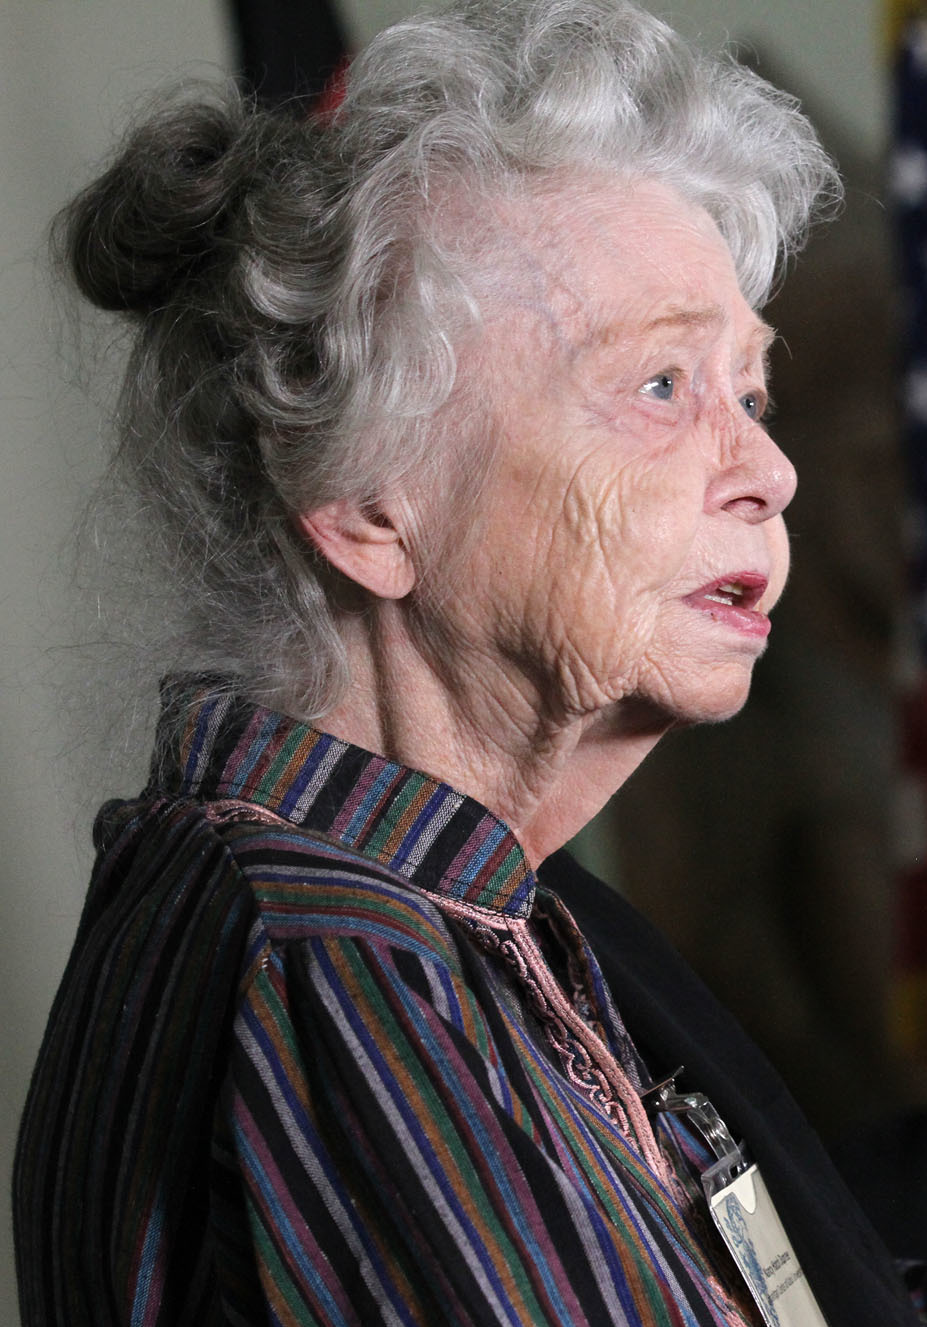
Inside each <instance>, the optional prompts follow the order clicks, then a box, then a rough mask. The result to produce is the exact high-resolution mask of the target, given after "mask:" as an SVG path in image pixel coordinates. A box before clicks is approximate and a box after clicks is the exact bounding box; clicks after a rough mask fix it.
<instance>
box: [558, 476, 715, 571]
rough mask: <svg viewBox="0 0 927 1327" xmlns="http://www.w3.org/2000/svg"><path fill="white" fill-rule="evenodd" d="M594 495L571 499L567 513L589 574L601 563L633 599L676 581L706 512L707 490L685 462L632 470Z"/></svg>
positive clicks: (603, 484) (612, 479)
mask: <svg viewBox="0 0 927 1327" xmlns="http://www.w3.org/2000/svg"><path fill="white" fill-rule="evenodd" d="M594 493H595V497H594V500H590V499H589V498H588V496H587V497H586V499H585V500H581V499H580V498H579V497H578V496H577V495H576V494H575V493H574V494H571V496H570V500H569V502H568V503H567V504H565V507H564V526H565V528H566V530H567V531H568V532H569V536H570V538H571V542H572V544H573V547H574V549H576V548H579V549H580V550H581V557H580V559H579V560H580V561H582V562H585V563H586V564H587V570H588V569H589V564H590V563H595V562H598V564H599V566H600V568H601V570H602V572H603V573H604V574H605V575H606V576H607V577H608V578H609V580H610V581H611V582H612V583H613V584H614V585H615V586H616V588H617V587H618V586H622V587H624V589H625V590H626V591H627V592H630V593H644V592H647V591H652V590H658V589H660V588H661V587H662V586H664V585H666V584H667V583H668V582H669V581H671V580H672V579H673V578H674V577H675V576H676V575H677V574H678V573H679V571H680V570H681V569H682V567H683V565H684V563H685V561H686V558H687V556H688V553H689V550H690V549H691V547H692V544H693V542H694V540H695V538H696V536H697V534H698V529H699V524H700V519H701V515H702V507H703V487H702V485H701V484H700V483H699V482H697V481H696V478H695V476H694V475H693V474H690V473H689V472H688V470H687V468H686V467H685V466H682V465H680V459H679V457H678V456H677V457H672V458H670V457H657V458H648V459H647V460H646V461H639V462H636V463H633V464H629V465H627V466H625V467H624V468H623V470H622V471H621V472H620V473H619V474H617V475H614V474H612V475H610V476H608V477H607V479H604V480H603V481H602V482H600V484H599V485H598V487H597V488H596V489H595V490H594ZM582 554H584V555H585V556H582Z"/></svg>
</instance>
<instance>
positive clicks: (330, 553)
mask: <svg viewBox="0 0 927 1327" xmlns="http://www.w3.org/2000/svg"><path fill="white" fill-rule="evenodd" d="M295 522H296V526H297V528H298V529H299V530H300V531H301V532H302V534H303V535H304V536H305V538H306V539H308V540H309V542H310V543H311V544H312V545H313V547H315V548H317V549H318V551H319V552H320V553H321V554H322V555H323V557H325V558H326V559H327V561H329V562H330V563H331V564H332V566H333V567H337V568H338V570H339V571H340V572H341V573H342V574H343V575H345V576H347V577H348V578H349V579H350V580H352V581H354V582H356V584H358V585H362V586H363V587H364V588H365V589H367V590H369V591H370V592H371V594H375V595H377V596H378V597H379V598H381V599H403V598H404V597H405V596H406V595H407V594H408V593H409V591H410V590H411V589H412V587H413V585H414V584H415V566H414V564H413V562H412V558H411V556H410V554H409V549H408V546H407V544H406V542H405V539H404V537H403V530H402V529H401V528H400V524H399V521H398V520H397V519H396V516H395V514H394V513H391V512H390V511H388V510H386V509H385V508H384V507H382V506H379V505H377V506H374V505H373V504H367V505H362V504H360V503H357V502H350V501H348V500H346V499H339V500H338V501H337V502H330V503H327V504H326V505H325V506H324V507H317V508H316V509H315V510H314V511H310V512H300V513H298V514H297V515H296V516H295Z"/></svg>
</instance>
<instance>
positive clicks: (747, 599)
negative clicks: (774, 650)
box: [685, 571, 769, 637]
mask: <svg viewBox="0 0 927 1327" xmlns="http://www.w3.org/2000/svg"><path fill="white" fill-rule="evenodd" d="M768 584H769V582H768V581H767V579H766V577H765V576H763V575H761V574H760V573H759V572H755V571H740V572H737V574H736V575H734V576H724V577H720V576H719V578H718V579H717V580H716V581H711V582H709V584H708V585H703V586H702V588H701V589H700V590H696V591H695V593H694V594H689V595H686V599H685V602H686V603H687V604H688V605H689V607H690V608H697V609H699V610H700V611H701V612H703V613H707V614H708V616H709V617H711V618H714V620H715V621H716V622H719V623H724V624H726V625H727V626H729V627H733V628H734V629H736V630H737V631H740V632H745V633H746V634H747V635H748V636H758V637H765V636H767V635H768V633H769V618H768V617H767V616H766V614H765V613H763V612H762V611H761V610H760V607H759V603H760V600H761V599H762V597H763V595H764V594H765V593H766V587H767V585H768Z"/></svg>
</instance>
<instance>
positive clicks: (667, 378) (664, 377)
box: [640, 373, 676, 401]
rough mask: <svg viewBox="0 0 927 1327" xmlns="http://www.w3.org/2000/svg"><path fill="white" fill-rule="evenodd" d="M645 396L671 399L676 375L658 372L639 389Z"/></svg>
mask: <svg viewBox="0 0 927 1327" xmlns="http://www.w3.org/2000/svg"><path fill="white" fill-rule="evenodd" d="M640 390H641V392H642V393H643V394H644V395H645V396H655V397H656V399H657V400H658V401H672V399H673V396H674V395H675V392H676V375H675V374H674V373H658V374H657V375H656V377H655V378H650V379H649V380H648V381H647V382H645V383H644V385H643V387H642V388H641V389H640Z"/></svg>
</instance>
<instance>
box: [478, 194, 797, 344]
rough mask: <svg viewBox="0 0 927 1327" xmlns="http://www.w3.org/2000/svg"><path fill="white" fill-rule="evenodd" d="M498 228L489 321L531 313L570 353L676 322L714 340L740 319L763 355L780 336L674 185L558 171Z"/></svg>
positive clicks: (485, 279)
mask: <svg viewBox="0 0 927 1327" xmlns="http://www.w3.org/2000/svg"><path fill="white" fill-rule="evenodd" d="M494 224H495V229H496V232H497V236H496V239H497V242H496V243H495V244H494V245H493V249H494V250H495V252H494V254H493V256H492V259H491V260H490V261H489V262H488V263H487V266H486V268H485V269H484V271H483V276H482V281H481V284H482V285H483V287H484V288H485V289H484V293H485V295H486V296H488V298H487V299H481V303H482V304H483V307H484V310H485V312H486V315H487V322H492V321H497V322H498V321H500V320H501V323H502V325H503V326H504V327H505V326H507V327H509V328H511V329H512V330H514V328H515V326H516V325H517V324H518V323H519V322H523V321H525V320H529V321H530V322H532V323H533V324H534V326H535V328H536V329H538V330H539V331H540V332H541V334H542V335H543V336H544V337H545V338H547V339H549V341H550V343H551V345H552V346H554V345H555V346H557V347H559V348H560V349H563V350H567V351H569V352H570V353H572V354H580V353H583V352H584V351H587V350H589V349H595V348H597V347H600V346H608V345H613V346H616V345H618V344H619V343H621V342H622V341H627V340H628V339H634V338H635V337H637V336H647V335H650V334H653V333H655V332H657V331H659V330H661V329H666V330H671V329H673V328H676V329H678V330H680V331H682V330H685V331H687V332H689V333H691V335H692V336H697V335H698V334H699V333H704V336H705V337H706V339H707V338H708V337H710V336H711V335H712V334H716V333H717V332H718V330H719V329H720V328H722V327H728V326H730V327H731V328H732V329H733V334H734V337H735V339H736V341H737V342H738V344H739V345H742V347H743V350H744V353H754V352H755V353H757V354H760V355H762V354H764V353H765V350H766V349H767V347H768V345H769V342H770V341H771V340H772V337H773V333H772V331H771V329H770V328H769V327H768V326H767V325H766V324H765V323H764V322H763V321H762V320H761V319H760V318H759V317H758V316H757V314H756V313H755V312H754V311H753V310H752V309H751V308H750V307H749V305H748V304H747V302H746V300H745V299H744V297H743V295H742V293H741V291H740V288H739V284H738V281H737V274H736V271H735V268H734V262H733V259H732V257H731V254H730V251H729V250H728V248H727V245H726V244H725V242H724V239H723V238H722V236H721V234H720V232H719V231H718V229H717V227H716V226H715V223H714V222H713V220H712V219H711V217H709V215H708V214H707V213H706V212H705V211H704V210H703V209H702V208H700V207H698V206H696V205H694V204H691V203H689V202H687V201H686V200H685V199H683V198H682V197H681V196H680V195H678V194H677V193H675V192H674V191H673V190H672V189H670V188H668V187H667V186H665V185H662V184H658V183H654V182H641V181H637V182H633V183H632V182H622V181H616V180H615V179H613V178H609V179H603V178H602V177H601V176H592V177H583V178H577V177H575V176H572V177H568V178H565V179H563V180H553V179H552V180H549V181H547V182H546V184H545V185H544V187H542V188H535V189H534V190H532V192H531V193H530V194H527V193H526V194H525V195H523V196H520V197H517V198H514V199H506V200H505V202H503V203H500V204H499V205H498V206H497V207H496V209H495V218H494Z"/></svg>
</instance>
